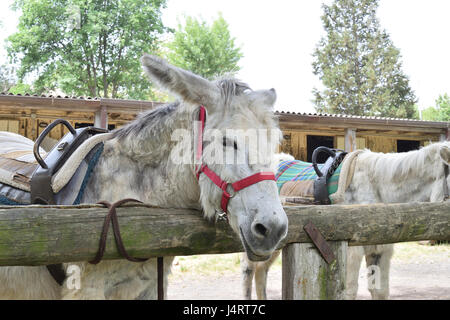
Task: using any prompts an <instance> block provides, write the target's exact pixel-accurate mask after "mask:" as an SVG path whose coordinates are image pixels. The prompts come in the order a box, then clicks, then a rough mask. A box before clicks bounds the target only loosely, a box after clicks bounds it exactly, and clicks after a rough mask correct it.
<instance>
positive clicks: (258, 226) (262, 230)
mask: <svg viewBox="0 0 450 320" xmlns="http://www.w3.org/2000/svg"><path fill="white" fill-rule="evenodd" d="M255 231H256V233H258V234H259V235H262V236H264V237H265V236H266V235H267V228H266V227H265V226H264V225H262V224H261V223H257V224H255Z"/></svg>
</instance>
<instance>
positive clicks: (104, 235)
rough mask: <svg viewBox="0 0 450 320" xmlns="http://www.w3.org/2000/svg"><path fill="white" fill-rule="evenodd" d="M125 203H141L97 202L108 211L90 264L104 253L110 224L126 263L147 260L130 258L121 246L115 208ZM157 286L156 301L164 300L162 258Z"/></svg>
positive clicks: (124, 201) (158, 262)
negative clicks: (95, 252)
mask: <svg viewBox="0 0 450 320" xmlns="http://www.w3.org/2000/svg"><path fill="white" fill-rule="evenodd" d="M127 202H139V203H142V202H141V201H139V200H136V199H122V200H119V201H117V202H114V203H113V204H111V203H109V202H107V201H100V202H97V203H98V204H102V205H104V206H105V207H107V208H108V209H109V212H108V214H107V215H106V217H105V220H104V222H103V228H102V233H101V236H100V243H99V249H98V251H97V254H96V256H95V258H94V259H93V260H91V261H89V263H91V264H98V263H99V262H100V261H101V260H102V258H103V254H104V253H105V248H106V239H107V237H108V230H109V225H110V223H111V222H112V227H113V232H114V239H115V241H116V245H117V249H118V250H119V253H120V254H121V256H122V257H124V258H125V259H127V260H128V261H132V262H144V261H147V260H148V259H147V258H134V257H131V256H130V255H129V254H128V252H127V250H126V249H125V246H124V245H123V241H122V236H121V235H120V228H119V220H118V218H117V213H116V208H117V207H120V206H121V205H123V204H125V203H127ZM157 276H158V281H157V286H158V300H164V260H163V257H158V258H157Z"/></svg>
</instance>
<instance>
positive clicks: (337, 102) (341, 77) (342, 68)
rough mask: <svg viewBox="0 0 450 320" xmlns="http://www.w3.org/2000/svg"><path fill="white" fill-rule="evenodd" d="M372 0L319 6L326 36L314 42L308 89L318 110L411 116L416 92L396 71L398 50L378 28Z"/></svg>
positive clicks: (347, 0)
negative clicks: (313, 81)
mask: <svg viewBox="0 0 450 320" xmlns="http://www.w3.org/2000/svg"><path fill="white" fill-rule="evenodd" d="M377 8H378V0H335V1H334V2H333V3H332V4H331V5H329V6H328V5H323V10H324V14H323V16H322V23H323V26H324V28H325V31H326V36H325V37H323V38H322V39H321V40H320V42H319V43H318V45H317V47H316V49H315V51H314V54H313V57H314V62H313V72H314V74H315V75H318V76H319V78H320V79H321V80H322V82H323V85H324V89H323V91H319V90H318V89H316V88H314V89H313V94H314V96H315V99H314V103H315V105H316V109H317V110H318V111H319V112H329V113H341V114H353V115H375V116H385V117H402V118H413V117H416V116H417V112H416V110H415V107H414V105H415V102H416V97H415V95H414V92H413V91H412V90H411V88H410V86H409V79H408V77H407V76H406V75H405V74H404V73H403V72H402V64H401V62H400V51H399V49H397V48H396V47H395V46H394V45H393V43H392V41H391V40H390V38H389V35H388V34H387V32H386V31H385V30H383V29H381V27H380V24H379V21H378V19H377V17H376V11H377Z"/></svg>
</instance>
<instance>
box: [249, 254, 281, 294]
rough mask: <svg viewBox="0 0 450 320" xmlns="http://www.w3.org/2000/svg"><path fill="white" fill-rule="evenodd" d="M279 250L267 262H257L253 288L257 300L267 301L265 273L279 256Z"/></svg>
mask: <svg viewBox="0 0 450 320" xmlns="http://www.w3.org/2000/svg"><path fill="white" fill-rule="evenodd" d="M280 252H281V251H280V250H276V251H274V252H273V253H272V256H271V257H270V259H269V260H267V261H264V262H258V263H257V264H256V270H255V287H256V297H257V299H258V300H267V273H268V272H269V268H270V267H271V266H272V264H273V263H274V261H275V260H276V259H277V258H278V256H279V255H280Z"/></svg>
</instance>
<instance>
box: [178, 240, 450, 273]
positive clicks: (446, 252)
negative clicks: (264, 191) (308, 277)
mask: <svg viewBox="0 0 450 320" xmlns="http://www.w3.org/2000/svg"><path fill="white" fill-rule="evenodd" d="M240 255H241V254H240V253H229V254H212V255H194V256H179V257H176V258H175V262H174V265H173V267H172V274H173V276H182V275H187V274H189V275H197V274H198V275H211V274H215V275H217V274H219V275H220V274H225V273H240V272H241V269H240V262H239V258H240ZM363 260H364V259H363ZM448 261H450V245H449V244H439V245H434V246H430V245H421V244H419V243H418V242H404V243H397V244H395V246H394V256H393V258H392V263H393V264H401V263H433V262H441V263H442V262H448ZM280 269H281V255H280V256H279V257H278V258H277V260H276V261H275V262H274V263H273V265H272V267H271V270H280Z"/></svg>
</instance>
